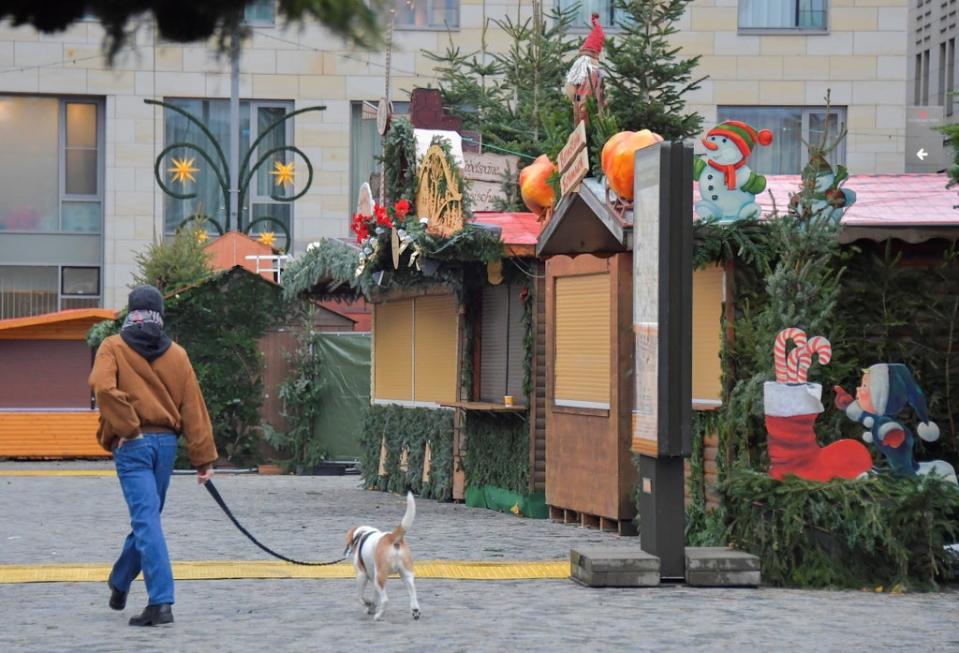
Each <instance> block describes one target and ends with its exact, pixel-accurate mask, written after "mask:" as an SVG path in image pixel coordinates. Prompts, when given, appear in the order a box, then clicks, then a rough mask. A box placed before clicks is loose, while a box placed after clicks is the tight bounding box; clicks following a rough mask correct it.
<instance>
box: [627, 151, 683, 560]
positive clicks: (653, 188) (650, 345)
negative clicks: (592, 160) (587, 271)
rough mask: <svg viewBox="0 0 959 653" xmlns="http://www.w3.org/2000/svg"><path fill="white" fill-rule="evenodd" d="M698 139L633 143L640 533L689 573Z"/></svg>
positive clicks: (646, 546)
mask: <svg viewBox="0 0 959 653" xmlns="http://www.w3.org/2000/svg"><path fill="white" fill-rule="evenodd" d="M692 170H693V149H692V147H691V146H690V145H686V144H683V143H669V142H664V143H659V144H658V145H655V146H651V147H646V148H643V149H640V150H638V151H637V152H636V160H635V171H634V189H635V193H634V197H635V200H634V208H633V329H634V331H635V338H636V360H635V370H636V396H635V404H634V406H633V420H632V421H633V447H632V448H633V451H634V452H636V453H638V454H639V455H640V465H639V475H640V501H639V520H640V543H641V545H642V547H643V550H644V551H646V552H647V553H650V554H653V555H655V556H658V557H659V558H660V563H661V575H662V577H663V578H664V579H682V578H684V576H685V535H684V530H685V524H684V493H683V458H684V457H687V456H689V455H690V454H691V450H692V415H691V410H692V407H691V403H692V251H693V237H692V228H693V206H692V204H693V196H692V189H693V180H692Z"/></svg>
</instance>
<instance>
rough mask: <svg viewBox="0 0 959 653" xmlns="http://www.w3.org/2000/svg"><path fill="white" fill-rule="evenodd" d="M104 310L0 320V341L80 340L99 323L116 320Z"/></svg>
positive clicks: (73, 310)
mask: <svg viewBox="0 0 959 653" xmlns="http://www.w3.org/2000/svg"><path fill="white" fill-rule="evenodd" d="M116 316H117V313H116V311H114V310H111V309H108V308H74V309H69V310H66V311H57V312H56V313H43V314H41V315H31V316H30V317H15V318H9V319H6V320H0V340H10V339H21V338H24V339H44V340H83V338H84V337H85V335H86V332H87V330H88V329H89V328H90V327H91V326H93V325H94V324H96V323H97V322H101V321H103V320H113V319H116Z"/></svg>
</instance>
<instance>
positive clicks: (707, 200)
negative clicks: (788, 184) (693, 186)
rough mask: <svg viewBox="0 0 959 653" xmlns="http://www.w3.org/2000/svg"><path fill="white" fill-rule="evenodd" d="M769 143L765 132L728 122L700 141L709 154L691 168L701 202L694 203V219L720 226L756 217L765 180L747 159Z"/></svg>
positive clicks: (769, 132)
mask: <svg viewBox="0 0 959 653" xmlns="http://www.w3.org/2000/svg"><path fill="white" fill-rule="evenodd" d="M772 141H773V134H772V132H771V131H769V130H768V129H761V130H759V131H758V132H757V131H756V130H755V129H753V128H752V127H750V126H749V125H747V124H746V123H744V122H740V121H738V120H727V121H726V122H724V123H721V124H719V125H717V126H716V127H713V128H712V129H711V130H709V132H707V134H706V136H704V137H703V139H702V143H703V145H704V146H705V147H706V149H707V150H709V152H708V153H707V154H706V155H705V158H698V159H696V162H695V164H694V166H693V177H694V178H695V179H697V180H698V181H699V195H700V198H701V200H700V201H699V202H696V215H698V216H699V217H700V218H714V219H718V220H720V221H723V222H732V221H735V220H747V219H751V218H757V217H759V215H760V213H761V211H760V208H759V205H758V204H756V195H757V194H759V193H761V192H763V190H765V188H766V178H765V177H763V176H762V175H759V174H757V173H755V172H753V171H752V170H750V169H749V167H748V166H747V165H746V159H748V158H749V155H750V154H751V153H752V150H753V148H754V147H756V146H757V145H769V144H770V143H772Z"/></svg>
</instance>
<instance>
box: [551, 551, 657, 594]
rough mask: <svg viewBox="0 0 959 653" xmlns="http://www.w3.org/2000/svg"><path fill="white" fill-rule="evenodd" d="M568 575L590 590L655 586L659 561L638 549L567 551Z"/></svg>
mask: <svg viewBox="0 0 959 653" xmlns="http://www.w3.org/2000/svg"><path fill="white" fill-rule="evenodd" d="M569 566H570V576H571V577H572V578H573V580H575V581H577V582H579V583H582V584H583V585H588V586H589V587H655V586H657V585H659V558H657V557H656V556H654V555H650V554H648V553H646V552H645V551H643V550H641V549H639V548H638V547H637V548H632V547H630V548H623V547H604V546H587V547H580V548H578V549H571V550H570V552H569Z"/></svg>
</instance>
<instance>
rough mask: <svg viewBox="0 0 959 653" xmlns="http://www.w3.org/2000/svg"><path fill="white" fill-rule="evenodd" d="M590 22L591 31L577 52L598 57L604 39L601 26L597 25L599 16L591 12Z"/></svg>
mask: <svg viewBox="0 0 959 653" xmlns="http://www.w3.org/2000/svg"><path fill="white" fill-rule="evenodd" d="M592 22H593V29H591V30H590V32H589V36H587V37H586V40H585V41H583V45H582V47H580V49H579V52H580V54H591V55H594V56H596V57H598V56H599V55H600V53H601V52H602V51H603V41H604V40H605V39H606V35H605V34H603V26H602V25H600V24H599V14H598V13H597V12H595V11H594V12H593V20H592Z"/></svg>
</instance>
